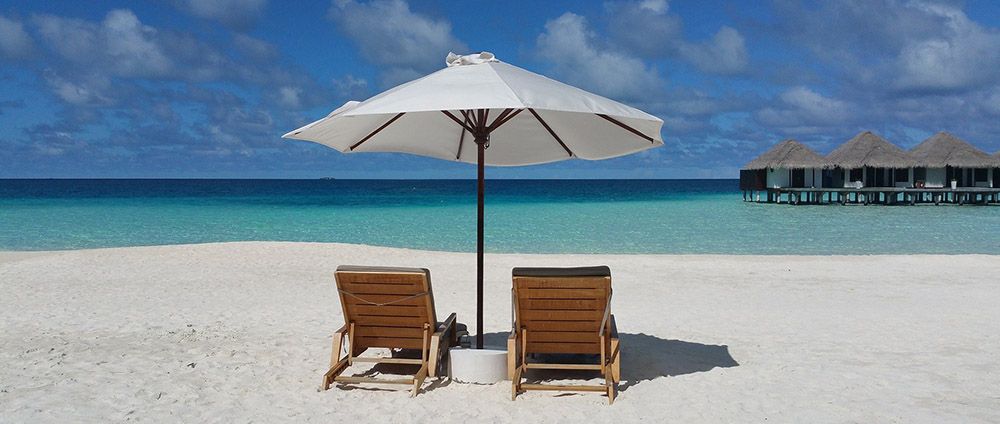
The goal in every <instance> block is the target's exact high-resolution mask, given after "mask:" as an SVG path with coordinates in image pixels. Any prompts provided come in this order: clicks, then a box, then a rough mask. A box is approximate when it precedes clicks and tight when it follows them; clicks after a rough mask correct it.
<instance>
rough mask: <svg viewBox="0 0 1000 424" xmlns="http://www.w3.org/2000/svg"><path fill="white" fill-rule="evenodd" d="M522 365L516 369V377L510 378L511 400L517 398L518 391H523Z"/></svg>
mask: <svg viewBox="0 0 1000 424" xmlns="http://www.w3.org/2000/svg"><path fill="white" fill-rule="evenodd" d="M520 386H521V367H517V368H515V369H514V377H513V378H511V380H510V400H514V399H517V393H518V392H520V391H521V387H520Z"/></svg>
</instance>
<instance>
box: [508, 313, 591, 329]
mask: <svg viewBox="0 0 1000 424" xmlns="http://www.w3.org/2000/svg"><path fill="white" fill-rule="evenodd" d="M520 315H521V319H524V320H527V321H534V320H545V321H583V320H595V321H598V324H600V320H601V318H604V311H595V310H587V311H579V310H565V311H552V310H534V309H528V310H522V311H521V314H520ZM530 329H531V328H529V330H530Z"/></svg>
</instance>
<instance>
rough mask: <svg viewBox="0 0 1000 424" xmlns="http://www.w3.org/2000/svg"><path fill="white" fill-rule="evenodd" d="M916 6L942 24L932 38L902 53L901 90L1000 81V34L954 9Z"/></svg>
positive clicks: (916, 42) (918, 41) (900, 57)
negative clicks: (939, 20) (999, 69)
mask: <svg viewBox="0 0 1000 424" xmlns="http://www.w3.org/2000/svg"><path fill="white" fill-rule="evenodd" d="M913 7H915V8H917V9H918V10H920V11H922V12H924V13H927V14H928V15H931V16H934V17H938V18H939V19H941V21H942V24H941V26H940V27H939V28H938V31H935V33H933V36H931V37H929V38H926V39H922V40H915V41H913V42H912V43H908V44H906V45H905V46H904V47H903V48H902V49H901V51H900V52H899V56H898V69H899V72H900V79H899V82H898V84H899V86H900V87H901V88H905V89H930V90H935V89H944V90H954V89H962V88H970V87H975V86H976V85H978V84H981V83H984V82H1000V75H998V71H997V69H998V68H1000V31H997V30H996V29H987V28H983V27H982V26H980V25H979V24H977V23H975V22H973V21H972V20H970V19H969V18H968V16H966V14H965V13H964V12H963V11H962V10H960V9H958V8H955V7H951V6H945V5H935V4H917V5H915V6H913Z"/></svg>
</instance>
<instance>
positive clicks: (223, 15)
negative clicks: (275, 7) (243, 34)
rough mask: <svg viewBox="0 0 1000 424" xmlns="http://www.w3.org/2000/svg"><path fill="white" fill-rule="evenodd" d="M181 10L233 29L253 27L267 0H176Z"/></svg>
mask: <svg viewBox="0 0 1000 424" xmlns="http://www.w3.org/2000/svg"><path fill="white" fill-rule="evenodd" d="M174 4H175V5H176V6H177V7H178V8H179V9H181V10H183V11H185V12H187V13H190V14H191V15H194V16H197V17H199V18H202V19H211V20H215V21H218V22H221V23H222V24H223V25H226V26H228V27H230V28H233V29H238V30H246V29H249V28H251V27H253V25H254V24H256V23H257V21H258V20H259V19H260V17H261V15H263V13H264V9H265V8H266V7H267V0H176V1H175V2H174Z"/></svg>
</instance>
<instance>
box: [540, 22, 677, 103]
mask: <svg viewBox="0 0 1000 424" xmlns="http://www.w3.org/2000/svg"><path fill="white" fill-rule="evenodd" d="M537 54H538V55H539V56H540V58H541V60H543V61H545V62H547V63H550V64H552V65H553V66H554V68H555V71H556V73H558V74H559V75H560V76H562V77H563V78H565V79H566V80H567V82H568V83H570V84H574V85H579V86H580V87H582V88H585V89H588V90H593V91H595V92H597V93H600V94H603V95H606V96H610V97H614V98H621V99H638V98H642V97H647V96H649V95H650V94H651V93H655V92H658V91H661V90H662V89H663V85H664V82H663V81H662V80H661V79H660V77H659V75H658V74H657V72H656V70H655V69H653V68H651V67H649V66H647V65H646V64H645V63H643V61H642V60H640V59H638V58H636V57H634V56H631V55H628V54H626V53H624V52H620V51H617V50H614V49H611V48H607V47H603V46H600V45H598V43H597V36H596V35H595V34H594V33H593V32H591V31H590V30H589V29H588V28H587V21H586V19H584V18H583V17H582V16H579V15H576V14H573V13H569V12H567V13H565V14H563V15H562V16H560V17H558V18H556V19H553V20H550V21H548V22H546V24H545V32H543V33H542V34H541V35H539V36H538V41H537Z"/></svg>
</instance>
